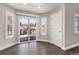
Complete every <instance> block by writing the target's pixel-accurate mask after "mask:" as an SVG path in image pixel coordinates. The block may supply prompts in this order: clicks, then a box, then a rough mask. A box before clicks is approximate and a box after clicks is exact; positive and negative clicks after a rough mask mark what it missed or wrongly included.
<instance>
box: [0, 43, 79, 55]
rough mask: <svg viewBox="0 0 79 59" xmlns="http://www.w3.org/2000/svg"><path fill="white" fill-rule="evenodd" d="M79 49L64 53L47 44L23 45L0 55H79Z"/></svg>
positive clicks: (11, 48) (13, 47) (4, 51)
mask: <svg viewBox="0 0 79 59" xmlns="http://www.w3.org/2000/svg"><path fill="white" fill-rule="evenodd" d="M78 54H79V47H76V48H73V49H70V50H68V51H63V50H62V49H60V48H59V47H57V46H55V45H53V44H50V43H47V42H30V43H21V44H18V45H15V46H12V47H10V48H7V49H5V50H3V51H1V52H0V55H78Z"/></svg>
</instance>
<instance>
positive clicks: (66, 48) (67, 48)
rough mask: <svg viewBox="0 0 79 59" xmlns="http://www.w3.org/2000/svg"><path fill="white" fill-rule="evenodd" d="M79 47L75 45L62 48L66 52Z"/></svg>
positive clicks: (78, 44)
mask: <svg viewBox="0 0 79 59" xmlns="http://www.w3.org/2000/svg"><path fill="white" fill-rule="evenodd" d="M77 46H79V43H77V44H74V45H70V46H68V47H61V49H62V50H64V51H66V50H69V49H71V48H74V47H77Z"/></svg>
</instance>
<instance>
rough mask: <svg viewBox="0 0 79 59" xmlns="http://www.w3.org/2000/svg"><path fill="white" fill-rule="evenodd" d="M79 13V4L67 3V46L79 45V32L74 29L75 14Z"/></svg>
mask: <svg viewBox="0 0 79 59" xmlns="http://www.w3.org/2000/svg"><path fill="white" fill-rule="evenodd" d="M75 13H78V14H79V5H78V4H74V3H73V4H71V3H69V4H68V3H67V4H65V47H67V48H72V47H75V46H78V45H79V34H75V30H74V28H75V27H74V14H75Z"/></svg>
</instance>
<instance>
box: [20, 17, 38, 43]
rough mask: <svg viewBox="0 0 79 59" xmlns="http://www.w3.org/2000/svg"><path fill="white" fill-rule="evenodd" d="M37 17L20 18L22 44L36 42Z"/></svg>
mask: <svg viewBox="0 0 79 59" xmlns="http://www.w3.org/2000/svg"><path fill="white" fill-rule="evenodd" d="M36 19H37V18H36V17H32V16H31V17H29V16H20V42H26V41H34V40H36Z"/></svg>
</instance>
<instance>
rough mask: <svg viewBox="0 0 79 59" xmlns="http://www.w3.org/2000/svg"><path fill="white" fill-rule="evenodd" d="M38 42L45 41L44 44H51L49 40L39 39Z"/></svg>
mask: <svg viewBox="0 0 79 59" xmlns="http://www.w3.org/2000/svg"><path fill="white" fill-rule="evenodd" d="M36 41H43V42H49V43H50V41H49V40H43V39H39V40H36Z"/></svg>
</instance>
